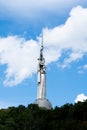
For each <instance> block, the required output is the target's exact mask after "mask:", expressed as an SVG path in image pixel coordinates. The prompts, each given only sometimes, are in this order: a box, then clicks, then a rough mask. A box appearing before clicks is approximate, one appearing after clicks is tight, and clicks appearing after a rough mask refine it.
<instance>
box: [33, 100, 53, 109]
mask: <svg viewBox="0 0 87 130" xmlns="http://www.w3.org/2000/svg"><path fill="white" fill-rule="evenodd" d="M35 104H37V105H38V106H39V107H42V108H46V109H51V108H52V106H51V103H50V102H49V101H48V100H47V99H37V100H36V101H35Z"/></svg>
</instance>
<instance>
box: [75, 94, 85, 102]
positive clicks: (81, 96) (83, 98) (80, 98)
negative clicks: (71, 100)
mask: <svg viewBox="0 0 87 130" xmlns="http://www.w3.org/2000/svg"><path fill="white" fill-rule="evenodd" d="M86 99H87V96H85V95H84V94H83V93H81V94H79V95H78V96H77V97H76V99H75V103H77V102H79V101H80V102H84V101H85V100H86Z"/></svg>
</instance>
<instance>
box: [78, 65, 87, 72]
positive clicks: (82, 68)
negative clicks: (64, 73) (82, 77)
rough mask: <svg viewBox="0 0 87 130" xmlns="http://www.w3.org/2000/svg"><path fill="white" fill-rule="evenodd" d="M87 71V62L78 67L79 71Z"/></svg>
mask: <svg viewBox="0 0 87 130" xmlns="http://www.w3.org/2000/svg"><path fill="white" fill-rule="evenodd" d="M85 71H87V64H85V65H83V66H79V67H78V73H80V74H83V73H84V72H85Z"/></svg>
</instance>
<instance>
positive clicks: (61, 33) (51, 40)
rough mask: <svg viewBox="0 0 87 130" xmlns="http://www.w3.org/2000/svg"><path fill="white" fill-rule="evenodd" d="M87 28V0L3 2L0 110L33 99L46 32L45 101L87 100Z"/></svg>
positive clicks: (0, 0)
mask: <svg viewBox="0 0 87 130" xmlns="http://www.w3.org/2000/svg"><path fill="white" fill-rule="evenodd" d="M86 27H87V1H86V0H83V1H82V0H36V1H35V0H32V2H31V1H30V0H19V1H17V0H15V1H12V0H7V1H5V0H0V108H3V107H8V106H18V105H20V104H22V105H26V106H27V105H28V104H30V103H33V102H34V101H35V99H36V93H37V64H38V61H37V58H38V57H39V50H40V43H41V33H42V30H43V33H44V57H45V59H46V71H47V75H46V77H47V84H46V85H47V99H49V100H50V101H51V103H52V105H53V107H54V106H61V105H63V104H65V103H74V102H77V101H83V100H85V99H87V60H86V59H87V29H86Z"/></svg>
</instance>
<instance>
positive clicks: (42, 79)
mask: <svg viewBox="0 0 87 130" xmlns="http://www.w3.org/2000/svg"><path fill="white" fill-rule="evenodd" d="M43 49H44V47H43V35H42V45H41V49H40V57H39V58H38V70H37V80H38V86H37V99H36V101H35V104H37V105H38V106H39V107H42V108H46V109H51V108H52V106H51V103H50V102H49V100H48V99H46V66H45V58H44V57H43Z"/></svg>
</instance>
